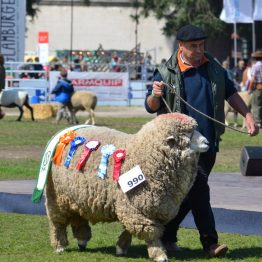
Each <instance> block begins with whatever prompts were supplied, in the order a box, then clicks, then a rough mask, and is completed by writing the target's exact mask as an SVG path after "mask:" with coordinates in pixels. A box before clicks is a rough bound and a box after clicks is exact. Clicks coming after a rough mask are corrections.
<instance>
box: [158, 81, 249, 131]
mask: <svg viewBox="0 0 262 262" xmlns="http://www.w3.org/2000/svg"><path fill="white" fill-rule="evenodd" d="M162 83H163V85H164V86H165V87H167V88H168V89H169V90H171V92H172V93H174V94H175V95H176V96H177V97H178V99H180V100H181V101H182V102H183V103H184V104H186V105H187V106H188V107H190V108H191V109H193V110H194V111H196V112H197V113H199V114H200V115H202V116H204V117H206V118H208V119H209V120H212V121H213V122H216V123H218V124H220V125H222V126H224V127H227V128H229V129H232V130H234V131H237V132H239V133H242V134H249V133H248V132H246V131H242V130H239V129H237V128H234V127H232V126H227V125H225V123H222V122H220V121H218V120H216V119H214V118H212V117H210V116H208V115H206V114H205V113H203V112H201V111H199V110H198V109H196V108H194V107H193V106H191V105H190V104H189V103H188V102H187V101H185V100H184V99H183V98H182V97H181V96H180V95H178V94H177V93H176V91H175V87H174V86H172V85H169V84H167V83H165V82H162ZM161 97H162V100H163V102H164V103H165V105H166V107H167V109H168V111H169V113H172V110H171V109H170V107H169V105H168V104H167V102H166V100H165V98H164V97H163V96H161Z"/></svg>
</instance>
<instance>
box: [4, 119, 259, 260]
mask: <svg viewBox="0 0 262 262" xmlns="http://www.w3.org/2000/svg"><path fill="white" fill-rule="evenodd" d="M81 120H83V119H81V118H80V121H81ZM150 120H151V118H150V117H139V118H113V117H106V118H104V117H98V118H97V119H96V121H97V125H98V126H108V127H110V128H115V129H118V130H121V131H123V132H127V133H135V132H137V131H138V130H139V129H140V128H141V126H142V125H143V124H144V123H146V122H148V121H150ZM53 121H54V120H53V119H51V120H43V121H37V122H36V123H32V122H31V121H30V120H26V121H23V122H20V123H19V122H16V121H15V117H6V118H4V119H3V120H1V121H0V156H2V157H0V180H3V179H35V178H36V177H37V174H38V170H39V165H40V160H39V159H40V157H39V156H36V155H35V154H37V153H38V152H41V151H44V148H45V145H46V143H47V141H48V140H49V139H50V138H51V137H52V136H53V135H54V134H55V133H56V132H57V131H59V130H61V129H63V128H65V127H67V126H68V125H67V124H66V123H61V124H59V125H55V124H53ZM261 141H262V135H261V134H260V135H258V136H256V137H249V136H248V135H244V134H240V133H236V132H233V131H230V130H227V131H226V133H225V134H224V135H223V137H222V142H221V144H220V153H219V154H218V157H217V163H216V165H215V167H214V170H213V171H221V172H240V170H239V160H240V154H241V148H242V147H243V146H247V145H249V146H260V145H261V144H262V142H261ZM38 158H39V159H38ZM92 229H93V237H92V239H91V241H90V243H89V244H88V248H89V249H88V251H86V252H83V253H79V252H78V251H77V244H76V241H75V240H74V239H73V237H72V234H71V230H68V232H69V241H70V245H69V247H68V251H67V252H65V253H64V254H60V255H57V254H55V253H54V252H53V249H52V248H51V246H50V242H49V236H48V222H47V217H46V216H37V215H35V216H33V215H18V214H4V213H0V261H1V262H12V261H15V262H16V261H19V262H23V261H24V262H28V261H32V262H35V261H39V262H41V261H43V262H46V261H55V262H56V261H88V262H93V261H94V262H104V261H110V262H111V261H112V262H118V261H119V262H120V261H121V262H122V261H127V262H131V261H132V262H137V261H139V262H144V261H149V260H148V257H147V251H146V246H145V243H144V242H143V241H140V240H138V239H135V238H134V240H133V244H132V247H131V248H130V250H129V253H128V256H127V257H126V258H122V257H116V256H115V243H116V241H117V237H118V235H119V233H120V231H121V226H120V225H119V224H116V223H112V224H97V225H94V226H93V227H92ZM220 242H221V243H226V244H227V245H228V246H229V249H230V251H229V253H228V255H227V256H226V257H225V258H222V259H212V261H248V262H252V261H257V262H260V261H262V237H258V236H242V235H236V234H223V233H221V234H220ZM178 244H179V246H181V247H183V248H184V251H183V252H180V253H176V254H170V256H169V257H170V261H171V262H172V261H196V262H198V261H200V262H201V261H208V260H209V259H208V258H207V257H205V255H204V254H203V252H202V249H201V245H200V242H199V239H198V233H197V231H196V230H193V229H192V230H191V229H183V228H182V229H181V230H179V243H178Z"/></svg>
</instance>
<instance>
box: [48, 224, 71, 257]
mask: <svg viewBox="0 0 262 262" xmlns="http://www.w3.org/2000/svg"><path fill="white" fill-rule="evenodd" d="M66 226H67V225H66V224H61V223H57V222H54V221H52V220H49V230H50V240H51V244H52V246H53V247H54V248H55V251H56V252H57V253H61V252H64V251H65V248H66V246H67V245H68V240H67V233H66Z"/></svg>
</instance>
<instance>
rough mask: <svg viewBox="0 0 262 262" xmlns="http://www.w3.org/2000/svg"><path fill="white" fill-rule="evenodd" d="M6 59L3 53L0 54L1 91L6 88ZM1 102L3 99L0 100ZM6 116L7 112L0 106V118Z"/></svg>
mask: <svg viewBox="0 0 262 262" xmlns="http://www.w3.org/2000/svg"><path fill="white" fill-rule="evenodd" d="M4 64H5V59H4V56H3V55H2V54H0V92H2V91H3V90H4V89H5V75H6V74H5V66H4ZM0 102H1V101H0ZM4 116H5V113H4V112H3V111H2V108H1V106H0V119H2V118H3V117H4Z"/></svg>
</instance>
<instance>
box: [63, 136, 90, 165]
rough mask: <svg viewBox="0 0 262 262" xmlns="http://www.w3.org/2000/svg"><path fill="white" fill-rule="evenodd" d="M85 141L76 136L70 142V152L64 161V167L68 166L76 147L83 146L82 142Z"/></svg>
mask: <svg viewBox="0 0 262 262" xmlns="http://www.w3.org/2000/svg"><path fill="white" fill-rule="evenodd" d="M85 141H86V139H85V138H84V137H82V136H76V137H75V138H74V139H73V140H72V141H71V142H70V150H69V153H68V155H67V157H66V160H65V163H64V165H65V167H66V168H68V167H69V165H70V162H71V159H72V157H73V155H74V154H75V152H76V149H77V147H78V146H80V145H82V144H84V142H85Z"/></svg>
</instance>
